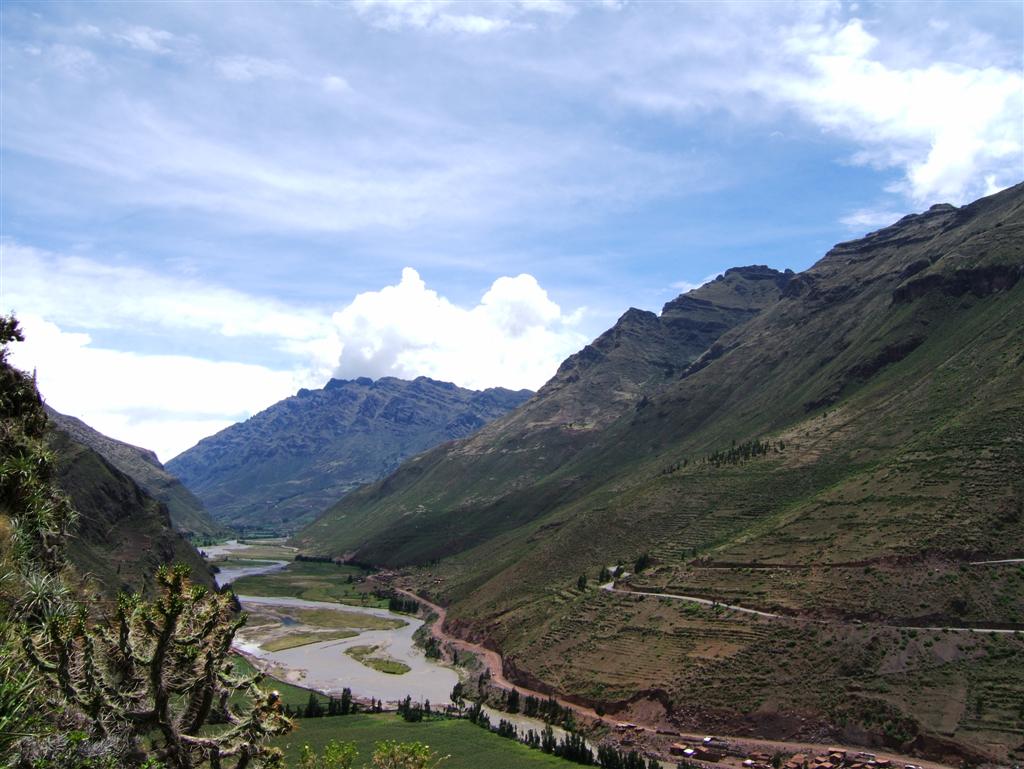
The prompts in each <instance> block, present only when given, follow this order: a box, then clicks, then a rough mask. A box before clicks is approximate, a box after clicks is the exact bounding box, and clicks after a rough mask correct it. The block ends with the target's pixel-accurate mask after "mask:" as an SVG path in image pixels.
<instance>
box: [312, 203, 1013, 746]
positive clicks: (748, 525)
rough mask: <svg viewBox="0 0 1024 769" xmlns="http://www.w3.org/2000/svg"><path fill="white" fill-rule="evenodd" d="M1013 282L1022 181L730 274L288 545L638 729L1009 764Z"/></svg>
mask: <svg viewBox="0 0 1024 769" xmlns="http://www.w3.org/2000/svg"><path fill="white" fill-rule="evenodd" d="M1022 275H1024V185H1018V186H1016V187H1013V188H1010V189H1008V190H1005V191H1003V192H1000V193H998V194H996V195H993V196H990V197H987V198H983V199H981V200H979V201H976V202H975V203H972V204H970V205H966V206H963V207H961V208H957V207H954V206H951V205H944V204H943V205H936V206H933V207H932V208H930V209H929V210H927V211H924V212H922V213H920V214H912V215H909V216H906V217H904V218H903V219H901V220H899V221H898V222H896V223H894V224H893V225H891V226H889V227H886V228H883V229H881V230H879V231H877V232H874V233H871V234H869V235H868V236H866V237H864V238H861V239H858V240H854V241H850V242H847V243H840V244H838V245H837V246H835V247H834V248H833V249H831V250H830V251H829V252H828V253H827V254H826V255H825V256H824V257H823V258H822V259H821V260H819V261H818V262H817V263H816V264H814V265H813V266H812V267H811V268H809V269H808V270H806V271H803V272H800V273H788V272H787V273H778V272H776V271H773V270H768V269H767V268H760V267H754V268H741V269H738V270H731V271H729V272H727V273H725V274H723V275H722V276H721V277H720V278H719V279H717V280H715V281H712V282H711V283H709V284H707V285H705V286H703V287H701V288H699V289H697V290H695V291H692V292H688V293H687V294H685V295H683V296H682V297H680V298H679V299H677V300H675V301H673V302H670V303H669V304H667V305H666V306H665V308H664V309H663V310H662V313H661V315H660V316H655V315H654V314H652V313H645V312H642V311H639V310H630V311H628V312H627V313H626V314H625V315H623V316H622V318H620V320H619V321H618V323H616V325H615V326H614V327H613V328H612V329H610V330H609V331H608V332H606V333H605V334H603V335H602V336H601V337H599V338H598V339H597V340H596V341H595V342H594V343H593V344H591V345H589V346H588V347H586V348H585V349H584V350H583V351H581V352H580V353H578V354H577V355H575V356H573V357H571V358H570V359H568V360H567V361H566V362H565V363H564V364H563V365H562V367H561V368H560V369H559V371H558V373H557V374H556V375H555V376H554V377H553V378H552V380H551V381H550V382H548V383H547V384H546V385H545V386H544V387H543V388H541V390H540V391H539V392H538V393H537V395H536V397H535V398H533V399H532V400H530V401H529V402H527V403H526V404H525V405H523V406H521V407H520V408H519V409H517V410H516V411H513V412H512V413H510V414H508V415H507V416H505V417H503V418H499V419H497V420H495V421H494V422H492V423H491V424H489V425H487V426H486V427H484V428H482V429H481V430H480V431H479V432H477V433H475V434H474V435H472V436H470V437H467V438H464V439H461V440H458V441H455V442H452V443H448V444H444V445H441V446H438V447H436V448H434V449H432V450H429V451H426V452H424V453H423V454H421V455H419V456H416V457H414V458H413V459H411V460H409V461H407V462H406V463H405V464H403V465H402V466H401V467H399V468H398V469H397V470H396V471H395V472H394V473H392V474H391V475H389V476H388V477H386V478H384V479H382V480H380V481H378V482H376V483H373V484H370V485H368V486H366V487H363V488H361V489H359V490H358V491H355V492H353V493H350V494H348V495H346V496H345V497H344V498H343V499H342V500H341V501H340V502H339V503H338V504H336V505H334V506H333V507H332V508H330V509H329V510H328V511H327V512H326V513H325V514H324V515H323V516H322V517H321V518H320V519H319V520H317V521H315V522H314V523H312V524H310V525H309V526H308V527H307V528H305V529H304V530H303V531H301V532H299V533H298V534H297V535H296V537H295V538H294V542H295V543H296V544H298V545H299V546H300V547H302V548H303V550H304V551H305V552H307V553H309V554H316V555H325V556H333V557H348V558H351V559H354V560H357V561H360V562H364V563H369V564H376V565H379V566H387V567H389V568H392V569H395V568H397V569H401V570H402V571H401V577H400V580H401V581H403V582H404V583H405V584H406V585H407V586H409V587H412V588H414V589H416V590H418V591H419V592H421V593H423V594H425V595H428V596H430V597H432V598H434V599H436V600H438V601H439V602H441V603H444V604H446V605H447V606H448V618H449V619H448V622H449V627H450V629H452V630H454V631H456V632H459V633H460V634H462V635H463V636H465V637H467V638H471V639H473V640H477V641H480V642H482V643H484V644H485V645H488V646H490V647H491V648H494V649H497V650H500V651H501V652H502V654H503V657H504V661H505V667H506V672H507V674H508V675H509V676H510V677H511V678H513V679H514V680H517V681H519V682H522V683H524V684H528V685H531V686H533V687H535V688H536V687H548V689H549V690H553V691H558V692H560V693H562V694H563V695H564V696H566V697H568V698H570V699H575V700H577V701H580V702H586V703H589V704H592V705H594V706H596V707H599V708H602V709H604V710H605V711H607V712H610V713H615V714H616V715H617V717H621V718H624V719H626V720H630V719H631V718H633V717H636V718H641V717H642V718H643V719H644V720H645V721H648V722H650V721H656V722H657V721H660V722H663V723H664V724H665V725H666V728H694V729H701V730H715V729H718V728H721V729H722V730H723V731H725V730H726V729H728V730H729V731H730V732H731V733H743V732H747V733H750V734H761V735H766V736H772V737H776V738H780V737H791V738H794V739H801V738H808V739H809V738H816V739H832V738H836V739H840V738H843V739H848V740H850V741H856V742H861V743H864V742H868V743H870V742H876V743H878V744H889V745H894V746H900V747H903V748H906V749H920V750H925V751H929V750H930V751H932V752H941V750H943V749H945V747H948V746H950V745H955V746H959V747H958V749H961V750H964V751H967V752H968V753H971V751H974V752H973V753H971V755H983V756H989V757H996V758H997V760H1001V761H1007V760H1010V759H1011V758H1014V757H1016V758H1019V757H1020V756H1021V755H1022V752H1024V745H1021V744H1020V743H1021V739H1022V738H1021V730H1020V728H1021V727H1020V725H1021V712H1020V709H1019V704H1020V702H1021V701H1024V643H1022V642H1021V639H1020V636H1013V635H1000V634H999V633H997V632H992V631H993V630H998V629H1010V628H1021V629H1024V570H1022V569H1021V568H1020V566H1019V564H1015V563H989V562H998V561H1013V560H1014V559H1020V558H1024V397H1022V393H1024V281H1021V277H1022ZM614 564H622V565H623V566H624V569H625V571H627V572H630V573H631V574H630V575H629V576H628V577H626V578H625V579H622V580H619V581H618V582H617V583H616V589H617V590H621V591H626V592H618V593H617V592H612V591H609V590H601V589H597V577H598V574H599V572H602V570H603V569H605V568H606V567H607V566H609V565H614ZM602 576H603V575H602ZM580 577H583V578H584V580H583V581H582V582H581V580H580V579H579V578H580ZM582 585H585V587H583V586H582ZM629 591H632V594H629ZM644 593H662V594H671V595H676V596H683V597H684V599H678V600H677V599H657V598H652V597H650V596H646V599H645V596H644V595H643V594H644ZM698 598H703V599H706V600H707V601H708V602H710V604H711V605H710V606H703V605H701V604H699V603H696V602H695V600H694V599H698ZM729 606H731V607H738V608H731V609H730V608H727V607H729ZM754 612H762V614H757V613H754ZM957 628H961V629H960V630H958V629H957ZM971 628H979V629H983V630H984V632H974V631H972V630H971Z"/></svg>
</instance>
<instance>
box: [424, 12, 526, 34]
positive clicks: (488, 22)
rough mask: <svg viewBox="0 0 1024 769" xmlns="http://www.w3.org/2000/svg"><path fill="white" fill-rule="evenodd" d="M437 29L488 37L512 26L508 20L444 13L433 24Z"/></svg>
mask: <svg viewBox="0 0 1024 769" xmlns="http://www.w3.org/2000/svg"><path fill="white" fill-rule="evenodd" d="M433 26H434V27H436V28H437V29H444V30H450V31H452V32H465V33H467V34H470V35H486V34H487V33H489V32H497V31H499V30H502V29H507V28H508V27H510V26H512V22H510V21H509V20H508V19H495V18H487V17H486V16H477V15H475V14H459V15H455V14H450V13H442V14H440V15H439V16H438V17H437V20H436V21H435V22H434V24H433Z"/></svg>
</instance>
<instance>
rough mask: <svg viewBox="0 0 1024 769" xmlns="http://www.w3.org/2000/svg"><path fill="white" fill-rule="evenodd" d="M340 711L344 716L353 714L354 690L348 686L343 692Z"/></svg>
mask: <svg viewBox="0 0 1024 769" xmlns="http://www.w3.org/2000/svg"><path fill="white" fill-rule="evenodd" d="M338 710H339V712H340V713H341V715H343V716H347V715H348V714H349V713H351V712H352V690H351V689H349V688H348V687H347V686H346V687H345V688H344V689H342V690H341V703H340V706H339V708H338Z"/></svg>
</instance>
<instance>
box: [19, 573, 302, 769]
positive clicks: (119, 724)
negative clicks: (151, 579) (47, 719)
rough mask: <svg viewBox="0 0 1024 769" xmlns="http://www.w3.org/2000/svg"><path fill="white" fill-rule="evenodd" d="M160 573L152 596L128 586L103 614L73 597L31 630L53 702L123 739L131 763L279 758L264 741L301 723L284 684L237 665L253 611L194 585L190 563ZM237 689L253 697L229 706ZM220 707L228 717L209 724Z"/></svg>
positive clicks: (239, 768)
mask: <svg viewBox="0 0 1024 769" xmlns="http://www.w3.org/2000/svg"><path fill="white" fill-rule="evenodd" d="M156 581H157V585H158V587H159V590H160V594H159V597H158V598H157V599H155V600H153V601H145V600H143V599H142V598H141V596H140V595H137V594H136V595H131V596H129V595H122V596H121V597H120V598H119V600H118V602H117V611H116V613H115V614H114V615H113V616H111V617H106V618H101V619H100V620H99V621H97V622H92V621H90V618H89V617H88V615H87V613H86V610H85V608H84V606H81V605H77V606H75V605H72V606H70V607H68V608H66V609H65V610H63V611H58V612H51V613H49V614H48V615H47V616H46V617H45V618H43V620H42V621H41V622H40V624H39V625H38V626H37V628H36V629H35V630H28V631H26V633H25V635H24V637H23V639H22V640H23V644H24V649H25V652H26V655H27V657H28V659H29V660H30V661H31V663H32V664H33V665H34V666H35V668H36V669H37V670H38V671H39V672H40V673H41V674H42V675H43V676H44V677H45V679H46V680H47V681H48V683H49V684H50V690H49V695H50V697H51V699H52V701H53V704H54V705H55V706H56V707H57V708H59V709H71V710H74V711H75V712H77V713H79V714H80V715H81V717H82V720H83V723H85V724H87V728H88V731H89V734H90V736H91V737H93V738H96V739H112V740H115V741H117V742H118V744H119V745H120V746H121V747H119V748H118V751H119V753H120V755H121V765H122V766H125V767H132V766H141V765H143V763H144V762H145V761H146V760H147V759H155V760H158V761H161V762H164V763H165V764H166V766H167V767H168V768H169V769H195V768H196V767H202V766H209V767H211V769H222V768H223V769H227V767H234V769H245V767H248V766H250V765H253V766H259V765H266V764H272V763H275V762H276V761H278V760H279V758H280V752H279V751H277V750H276V749H271V748H266V747H264V746H263V742H264V740H265V739H266V738H267V737H271V736H275V735H280V734H285V733H286V732H288V731H290V730H291V728H292V724H291V722H290V721H289V720H288V719H287V718H286V717H285V716H284V714H283V713H282V711H281V703H280V697H279V695H278V693H277V692H264V691H262V690H261V689H260V688H258V687H257V685H256V684H257V682H258V680H259V679H260V677H261V676H260V675H259V674H256V675H255V676H245V675H240V674H238V673H237V672H236V671H235V669H234V667H235V666H234V662H233V660H232V657H231V654H230V650H231V642H232V640H233V639H234V637H235V633H236V632H237V631H238V629H239V628H240V627H241V626H242V625H243V624H244V623H245V620H246V615H244V614H242V615H240V616H235V614H234V612H233V610H232V598H233V596H231V595H230V594H217V593H211V592H209V591H207V590H206V589H205V588H204V587H202V586H198V585H192V584H191V583H190V581H189V579H188V569H187V567H185V566H181V565H179V566H174V567H166V566H165V567H161V568H160V569H159V570H158V571H157V574H156ZM235 693H243V694H246V695H248V697H249V698H250V699H251V701H252V704H251V706H250V707H248V708H247V709H243V708H241V707H240V706H238V705H229V702H228V701H229V698H230V697H231V696H232V695H233V694H235ZM211 716H216V720H217V721H219V722H220V723H221V724H222V725H221V726H220V727H218V728H216V729H213V730H209V729H204V726H205V725H206V724H207V723H208V721H210V720H211Z"/></svg>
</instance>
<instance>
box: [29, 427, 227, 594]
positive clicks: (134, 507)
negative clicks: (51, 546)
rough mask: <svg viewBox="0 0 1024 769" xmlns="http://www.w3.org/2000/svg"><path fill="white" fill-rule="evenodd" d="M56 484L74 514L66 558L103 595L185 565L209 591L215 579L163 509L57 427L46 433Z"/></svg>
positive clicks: (133, 588)
mask: <svg viewBox="0 0 1024 769" xmlns="http://www.w3.org/2000/svg"><path fill="white" fill-rule="evenodd" d="M49 443H50V448H51V450H52V451H53V452H54V454H55V455H56V458H57V463H56V469H57V478H56V482H57V485H58V486H60V487H61V488H62V489H63V490H64V492H65V493H66V494H67V495H68V496H69V497H70V499H71V503H72V505H73V506H74V508H75V510H76V511H77V512H78V519H77V523H76V525H75V527H74V529H73V531H72V534H71V536H70V538H69V541H68V546H67V553H68V557H69V558H70V560H71V562H72V563H73V564H74V565H75V566H76V568H77V570H78V571H79V572H80V573H81V574H82V575H83V576H85V577H86V578H88V579H89V580H90V581H91V582H92V583H93V584H95V585H97V586H98V588H99V589H100V590H101V592H103V593H104V594H106V595H108V596H112V595H116V594H117V593H118V592H120V591H125V592H135V591H138V590H141V589H143V588H144V587H145V586H147V585H151V584H152V579H153V575H154V573H155V572H156V569H157V567H159V566H161V565H162V564H170V563H184V564H186V565H187V566H188V567H189V568H190V569H191V572H192V579H193V580H194V581H195V582H196V583H198V584H201V585H206V586H207V587H212V586H213V578H212V576H211V574H210V571H209V569H208V568H207V566H206V564H205V563H204V562H203V559H202V558H201V557H200V555H199V553H198V552H196V549H195V548H194V547H193V546H192V545H191V544H190V543H189V542H188V540H186V539H185V538H184V537H183V536H182V535H181V534H179V533H177V532H176V531H174V530H173V529H172V527H171V520H170V516H169V514H168V511H167V507H166V506H165V505H164V504H163V503H161V502H158V501H157V500H156V499H154V498H153V497H151V496H150V495H149V494H147V493H146V491H144V490H143V489H142V488H141V487H140V486H139V484H137V483H136V482H135V481H134V480H133V479H132V478H131V477H129V476H128V475H127V474H125V473H122V472H121V471H120V470H118V469H117V468H116V467H115V466H114V465H113V464H112V463H111V462H109V461H107V460H106V459H105V458H104V457H103V456H101V455H100V454H99V453H98V452H96V451H94V450H93V449H91V448H89V447H88V446H86V445H84V444H82V443H79V442H78V441H77V440H75V439H74V438H72V437H71V436H70V435H69V434H68V433H66V432H64V431H63V429H62V428H61V427H60V426H59V425H54V426H53V427H52V428H51V430H50V436H49Z"/></svg>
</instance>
